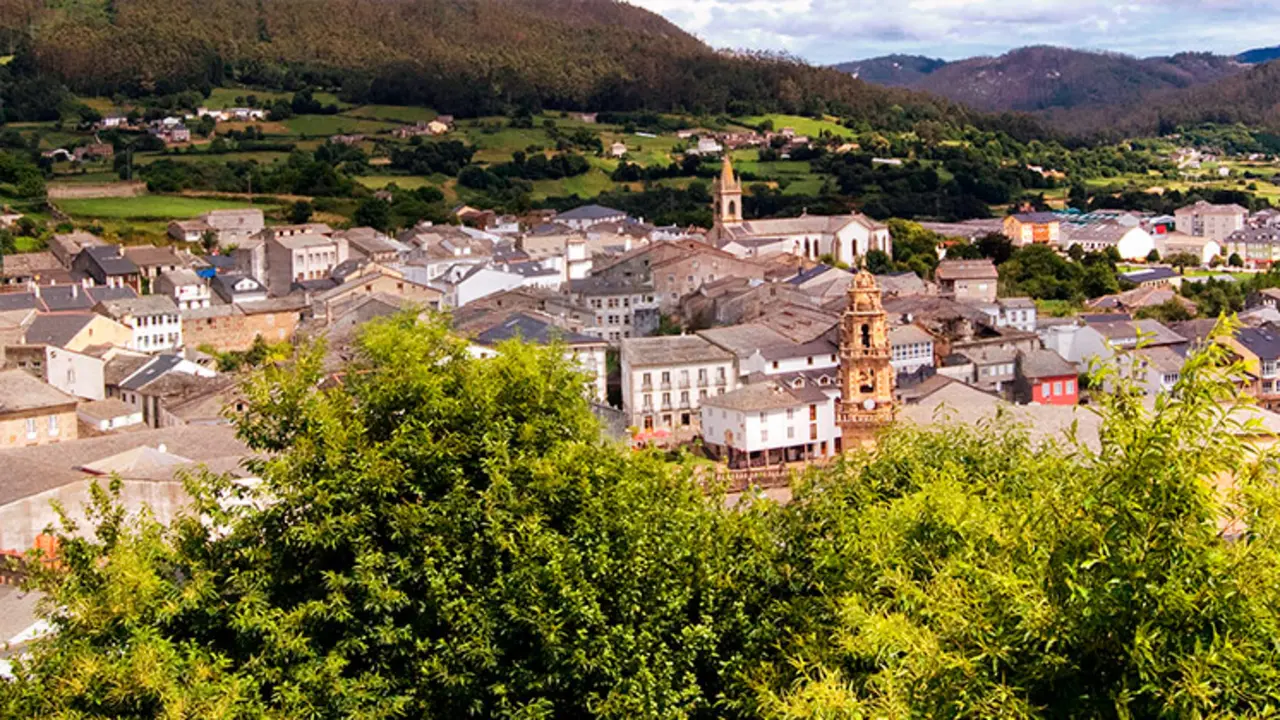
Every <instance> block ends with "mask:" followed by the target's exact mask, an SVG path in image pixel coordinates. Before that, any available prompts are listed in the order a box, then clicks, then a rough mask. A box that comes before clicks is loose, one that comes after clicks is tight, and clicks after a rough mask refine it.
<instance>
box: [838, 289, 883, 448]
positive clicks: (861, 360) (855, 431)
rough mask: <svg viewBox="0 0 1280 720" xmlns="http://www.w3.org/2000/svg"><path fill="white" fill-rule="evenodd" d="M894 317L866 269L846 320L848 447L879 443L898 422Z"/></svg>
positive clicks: (843, 389)
mask: <svg viewBox="0 0 1280 720" xmlns="http://www.w3.org/2000/svg"><path fill="white" fill-rule="evenodd" d="M891 353H892V347H891V346H890V344H889V319H888V317H887V316H886V315H885V312H884V307H883V306H881V304H880V287H879V285H877V284H876V278H875V276H874V275H872V274H871V273H869V272H867V271H866V270H861V271H859V272H858V274H857V275H855V276H854V278H853V283H852V284H851V285H850V286H849V306H848V308H846V309H845V311H844V317H843V318H841V321H840V398H841V402H840V432H841V437H842V441H841V448H842V449H843V450H845V451H849V450H854V449H858V448H869V447H874V446H875V442H876V437H877V435H879V433H880V431H881V430H883V429H884V428H885V427H887V426H888V425H889V424H891V423H892V422H893V418H894V412H895V410H896V408H895V406H894V400H893V387H894V381H895V380H896V379H897V378H896V374H895V373H894V370H893V366H892V365H890V363H889V361H890V356H891Z"/></svg>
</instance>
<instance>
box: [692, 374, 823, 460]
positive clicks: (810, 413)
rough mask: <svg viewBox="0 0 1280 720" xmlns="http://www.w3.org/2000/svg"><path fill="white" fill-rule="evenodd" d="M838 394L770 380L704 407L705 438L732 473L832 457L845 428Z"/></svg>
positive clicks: (798, 380)
mask: <svg viewBox="0 0 1280 720" xmlns="http://www.w3.org/2000/svg"><path fill="white" fill-rule="evenodd" d="M835 394H837V392H836V391H835V390H834V389H833V390H824V389H822V388H819V387H816V386H813V385H811V384H809V383H808V382H806V381H805V380H804V378H800V377H797V378H795V379H794V380H791V381H789V382H787V381H781V380H777V379H769V380H766V381H763V382H758V383H753V384H751V385H747V386H746V387H743V388H740V389H738V390H735V391H733V392H731V393H727V394H725V395H717V396H716V397H712V398H708V399H707V400H706V401H705V402H704V403H703V406H702V438H703V442H704V443H705V444H706V446H707V447H708V448H709V449H710V450H711V451H712V453H713V454H715V455H717V456H718V457H720V458H722V459H726V460H728V462H729V466H730V467H731V468H740V467H752V466H763V465H771V464H776V463H781V462H794V461H800V460H809V459H813V458H822V457H828V456H830V455H831V454H832V453H834V452H835V447H836V438H838V437H840V429H839V427H838V425H837V424H836V410H835V397H834V396H835Z"/></svg>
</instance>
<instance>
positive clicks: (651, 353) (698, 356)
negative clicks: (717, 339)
mask: <svg viewBox="0 0 1280 720" xmlns="http://www.w3.org/2000/svg"><path fill="white" fill-rule="evenodd" d="M622 357H623V358H624V359H626V360H627V362H628V364H630V365H631V366H632V367H651V366H656V365H687V364H691V363H710V362H731V361H732V360H733V353H731V352H729V351H728V350H725V349H724V348H721V347H719V346H718V345H716V344H714V343H712V342H711V341H710V340H707V339H706V338H704V337H700V336H698V335H667V336H660V337H648V338H624V339H623V341H622Z"/></svg>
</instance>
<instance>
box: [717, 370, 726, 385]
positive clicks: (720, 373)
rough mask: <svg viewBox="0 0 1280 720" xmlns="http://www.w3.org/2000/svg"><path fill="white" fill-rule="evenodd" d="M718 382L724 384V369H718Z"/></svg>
mask: <svg viewBox="0 0 1280 720" xmlns="http://www.w3.org/2000/svg"><path fill="white" fill-rule="evenodd" d="M716 382H721V383H722V382H724V368H722V367H719V368H716Z"/></svg>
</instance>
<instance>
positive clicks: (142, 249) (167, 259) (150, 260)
mask: <svg viewBox="0 0 1280 720" xmlns="http://www.w3.org/2000/svg"><path fill="white" fill-rule="evenodd" d="M124 255H125V257H127V258H128V259H129V260H131V261H133V264H134V265H137V266H138V267H153V266H157V265H177V266H178V267H184V266H186V264H187V261H186V260H185V259H184V258H183V257H182V256H181V255H179V254H178V252H177V251H176V250H174V249H173V248H172V247H169V246H163V247H158V246H155V245H139V246H136V247H127V248H124Z"/></svg>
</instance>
